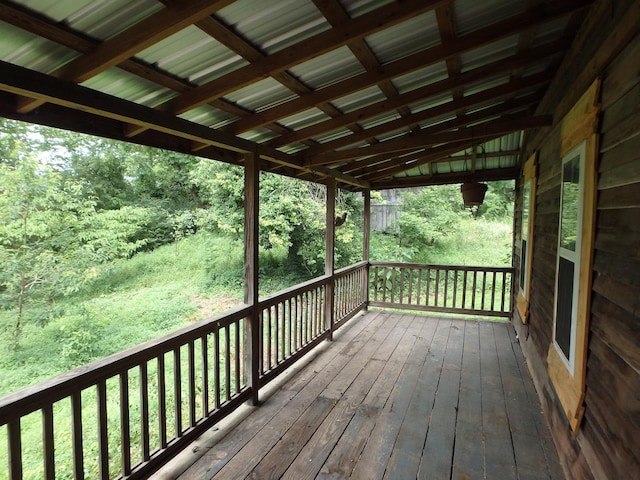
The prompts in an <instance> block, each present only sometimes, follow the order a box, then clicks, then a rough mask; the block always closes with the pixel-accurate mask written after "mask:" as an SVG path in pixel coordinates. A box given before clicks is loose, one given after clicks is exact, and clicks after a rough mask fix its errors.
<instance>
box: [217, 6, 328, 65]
mask: <svg viewBox="0 0 640 480" xmlns="http://www.w3.org/2000/svg"><path fill="white" fill-rule="evenodd" d="M216 16H217V17H218V18H220V19H221V20H223V21H224V22H225V23H226V24H227V25H230V26H231V28H233V29H234V30H236V31H237V32H238V33H240V34H241V35H242V36H243V37H245V38H247V39H248V40H249V42H250V43H252V44H253V45H255V46H257V47H258V48H260V49H261V50H262V51H264V52H265V53H267V54H271V53H274V52H277V51H279V50H282V49H284V48H286V47H289V46H291V45H294V44H296V43H298V42H301V41H302V40H304V39H306V38H309V37H311V36H313V35H315V34H317V33H320V32H322V31H325V30H329V29H330V28H331V25H329V23H328V22H327V20H326V19H325V18H324V17H323V16H322V14H321V13H320V11H319V10H318V9H317V8H316V6H315V5H314V4H313V3H312V2H311V1H310V0H282V1H278V2H274V1H264V0H238V1H236V2H234V3H232V4H231V5H229V6H228V7H225V8H223V9H221V10H220V11H218V12H217V13H216Z"/></svg>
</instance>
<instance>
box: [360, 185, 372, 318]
mask: <svg viewBox="0 0 640 480" xmlns="http://www.w3.org/2000/svg"><path fill="white" fill-rule="evenodd" d="M362 195H363V197H364V212H363V216H364V219H363V223H362V225H363V227H362V230H363V231H362V260H364V261H366V262H367V266H366V268H365V272H366V273H365V275H366V278H365V281H364V289H365V291H364V297H365V304H364V308H365V310H367V309H368V308H369V288H370V287H369V269H370V264H369V244H370V241H371V190H365V191H364V192H362Z"/></svg>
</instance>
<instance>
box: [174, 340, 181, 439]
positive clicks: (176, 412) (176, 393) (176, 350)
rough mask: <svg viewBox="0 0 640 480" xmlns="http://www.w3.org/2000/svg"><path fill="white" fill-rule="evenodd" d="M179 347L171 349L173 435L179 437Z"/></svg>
mask: <svg viewBox="0 0 640 480" xmlns="http://www.w3.org/2000/svg"><path fill="white" fill-rule="evenodd" d="M180 357H181V355H180V347H176V348H174V349H173V398H174V400H175V405H174V406H173V412H174V420H175V422H174V429H175V436H176V437H178V438H180V437H181V436H182V369H181V363H182V362H181V360H180Z"/></svg>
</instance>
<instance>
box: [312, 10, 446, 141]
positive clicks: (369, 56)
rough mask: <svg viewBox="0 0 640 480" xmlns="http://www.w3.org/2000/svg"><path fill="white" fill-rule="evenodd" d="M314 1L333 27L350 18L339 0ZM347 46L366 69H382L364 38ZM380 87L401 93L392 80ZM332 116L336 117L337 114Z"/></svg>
mask: <svg viewBox="0 0 640 480" xmlns="http://www.w3.org/2000/svg"><path fill="white" fill-rule="evenodd" d="M313 3H314V4H315V6H316V7H317V8H318V10H320V12H321V13H322V15H324V17H325V18H326V19H327V20H328V21H329V23H330V24H331V26H332V27H336V26H338V25H341V24H342V23H344V22H348V21H349V20H350V17H349V14H348V13H347V12H346V11H345V9H344V7H343V6H342V5H341V4H340V2H339V1H338V0H313ZM437 8H441V7H437ZM347 46H348V47H349V50H351V53H353V55H354V56H355V57H356V59H357V60H358V61H359V62H360V64H361V65H362V66H363V67H364V68H365V70H367V71H369V72H376V71H379V70H381V69H382V65H381V64H380V62H379V61H378V58H377V57H376V55H375V54H374V53H373V51H372V50H371V48H370V47H369V45H368V44H367V42H365V41H364V39H362V38H361V39H358V40H356V41H354V42H351V43H349V44H348V45H347ZM378 88H380V91H381V92H382V93H383V94H384V95H385V96H386V97H387V98H393V97H395V96H397V95H399V92H398V89H397V88H396V87H395V85H394V84H393V82H392V81H391V80H388V79H387V80H384V81H382V82H380V83H378ZM325 105H331V104H327V103H324V104H321V105H318V107H317V108H320V109H322V108H323V107H324V106H325ZM397 111H398V113H399V114H400V115H401V116H403V117H404V116H408V115H411V110H409V108H408V107H406V106H400V107H398V108H397ZM340 113H342V112H340ZM331 116H332V117H336V115H331ZM346 128H348V129H349V130H351V131H353V132H357V131H361V130H362V127H360V125H357V124H352V125H348V126H347V127H346ZM376 141H377V140H375V139H374V138H372V139H371V142H372V143H373V142H376Z"/></svg>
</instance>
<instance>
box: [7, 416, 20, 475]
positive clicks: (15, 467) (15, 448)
mask: <svg viewBox="0 0 640 480" xmlns="http://www.w3.org/2000/svg"><path fill="white" fill-rule="evenodd" d="M7 437H8V440H9V480H22V437H21V435H20V417H18V418H16V419H15V420H12V421H10V422H9V423H7Z"/></svg>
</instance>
